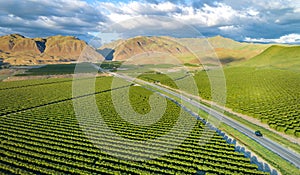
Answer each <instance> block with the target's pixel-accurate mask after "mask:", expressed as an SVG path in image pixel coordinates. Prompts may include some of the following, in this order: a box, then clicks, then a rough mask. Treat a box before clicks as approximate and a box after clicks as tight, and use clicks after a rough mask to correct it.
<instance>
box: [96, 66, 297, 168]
mask: <svg viewBox="0 0 300 175" xmlns="http://www.w3.org/2000/svg"><path fill="white" fill-rule="evenodd" d="M98 68H99V67H98ZM110 74H112V75H113V76H115V77H119V78H122V79H125V80H127V81H130V82H135V83H138V84H141V85H148V86H150V87H152V88H153V90H154V91H155V89H156V90H157V89H158V90H160V91H163V92H164V93H167V94H171V95H173V96H175V97H178V98H180V99H181V100H183V101H185V102H187V103H189V104H191V105H193V106H195V107H197V108H199V109H200V110H203V111H205V112H207V113H209V114H210V115H211V116H212V117H215V118H216V119H218V120H220V121H221V122H223V123H225V124H227V125H229V126H230V127H232V128H234V129H236V130H237V131H239V132H241V133H243V134H244V135H246V136H247V137H249V138H251V139H252V140H254V141H256V142H257V143H259V144H261V145H262V146H263V147H265V148H267V149H269V150H270V151H272V152H274V153H275V154H277V155H279V156H280V157H282V158H283V159H285V160H287V161H288V162H290V163H292V164H293V165H295V166H296V167H297V168H299V169H300V155H299V154H297V153H295V152H294V151H292V150H289V149H288V148H286V147H284V146H282V145H280V144H278V143H276V142H274V141H272V140H270V139H268V138H266V137H258V136H256V135H255V134H254V132H255V131H254V130H251V129H249V128H248V127H247V126H245V125H243V124H241V123H239V122H237V121H235V120H233V119H231V118H229V117H227V116H226V115H224V114H222V113H220V112H218V111H216V110H214V109H212V108H209V107H207V106H205V105H203V104H201V103H199V102H197V101H194V100H193V99H190V98H188V97H186V96H184V95H183V94H179V93H177V92H174V91H171V90H169V89H166V88H164V87H161V86H158V85H155V84H153V83H149V82H146V81H143V80H140V79H134V78H131V77H129V76H126V75H121V74H117V73H110ZM262 134H263V133H262Z"/></svg>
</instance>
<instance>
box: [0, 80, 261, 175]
mask: <svg viewBox="0 0 300 175" xmlns="http://www.w3.org/2000/svg"><path fill="white" fill-rule="evenodd" d="M78 81H82V83H83V84H84V83H86V82H85V81H89V80H85V79H83V80H78ZM111 82H112V78H111V77H99V78H97V79H96V83H95V85H96V88H95V90H94V89H91V91H94V93H91V94H85V95H84V96H79V97H72V92H71V89H72V80H71V79H49V80H27V81H22V82H1V83H0V87H1V90H0V95H1V104H0V105H1V108H0V111H1V114H0V115H1V116H0V172H1V173H4V174H195V173H196V172H199V173H204V172H206V174H266V173H264V172H260V171H258V170H257V169H258V167H257V166H256V165H254V164H251V163H250V159H248V158H245V157H244V155H242V154H240V153H237V152H235V150H234V145H230V144H228V143H226V141H225V140H224V139H222V136H219V135H218V134H217V133H215V132H213V133H212V135H211V134H209V133H211V131H207V130H205V131H204V124H203V123H201V122H200V121H197V120H196V119H194V118H193V117H192V116H191V115H189V113H187V112H185V111H181V109H180V108H179V107H178V106H177V105H176V104H175V103H173V102H171V101H169V100H167V103H166V105H167V110H166V112H165V113H164V115H163V116H162V117H161V118H160V119H159V120H158V121H157V122H156V123H154V124H152V125H150V126H142V125H135V124H132V123H129V122H127V121H125V120H124V119H123V118H122V117H120V115H119V114H118V113H117V111H116V110H115V108H114V105H113V102H112V100H111V99H112V98H111V96H112V94H111V92H114V91H116V92H117V91H121V90H122V88H123V87H120V88H119V89H117V88H114V89H111ZM124 85H125V86H124V88H125V87H126V86H130V84H128V83H124ZM129 92H130V95H129V96H130V101H131V104H132V106H133V108H134V110H135V111H137V112H138V113H140V114H146V113H148V112H149V111H150V110H151V108H150V105H149V103H148V101H149V98H150V95H151V94H152V92H150V91H148V90H145V89H142V88H141V87H136V86H131V87H130V91H129ZM93 95H95V97H96V104H97V106H98V110H99V112H100V113H101V115H102V119H103V120H104V121H105V125H106V126H108V128H103V127H97V128H93V127H92V128H89V126H92V125H94V124H97V120H95V119H97V118H93V117H89V116H86V119H85V120H84V122H82V119H80V120H78V118H76V115H75V113H74V109H73V102H74V100H75V101H78V100H82V101H83V102H84V101H85V100H87V99H88V98H90V97H91V96H93ZM161 98H162V97H161ZM123 100H124V99H122V98H120V102H121V103H122V101H123ZM83 104H84V103H83ZM83 108H84V109H86V111H88V110H90V106H89V105H84V106H83ZM124 110H126V109H124ZM180 114H182V115H183V116H184V118H183V120H182V122H181V123H179V126H181V127H178V129H175V130H174V131H173V132H174V133H175V134H174V135H169V136H168V137H166V138H164V139H161V140H160V141H159V142H157V146H155V147H152V148H147V149H146V148H145V146H144V144H141V143H142V142H140V141H148V140H153V139H155V138H160V137H161V136H166V134H167V133H168V132H170V131H171V130H172V128H174V126H176V125H177V124H178V123H177V121H178V118H179V115H180ZM191 124H192V125H193V127H192V128H191V129H189V130H187V129H182V128H185V126H187V125H191ZM99 126H101V125H100V124H99ZM87 128H88V130H89V134H87V133H86V132H84V131H85V130H86V129H87ZM111 131H113V133H115V134H118V135H119V136H120V137H112V134H111V133H112V132H111ZM206 134H207V136H211V138H210V137H209V138H210V139H209V138H207V139H206V137H203V136H205V135H206ZM91 135H93V136H95V137H93V138H94V140H91V139H90V138H91ZM183 135H186V136H187V137H186V138H185V139H184V140H183V141H182V142H180V144H179V145H178V146H176V147H175V149H173V148H174V145H176V144H177V143H178V141H180V139H179V138H180V137H181V136H183ZM99 136H100V137H99ZM112 138H113V139H112ZM124 139H127V140H131V141H132V142H123V140H124ZM199 143H202V144H199ZM99 148H101V149H99ZM166 150H171V151H169V153H167V154H165V155H163V156H156V155H155V153H159V152H161V151H166ZM152 156H154V157H156V158H153V159H151V157H152ZM132 157H135V158H136V159H139V158H140V159H145V160H142V161H134V160H131V159H130V158H132Z"/></svg>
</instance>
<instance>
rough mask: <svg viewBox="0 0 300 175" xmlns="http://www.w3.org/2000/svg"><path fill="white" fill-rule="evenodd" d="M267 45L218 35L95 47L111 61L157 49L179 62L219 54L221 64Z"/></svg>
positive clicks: (142, 39) (135, 40)
mask: <svg viewBox="0 0 300 175" xmlns="http://www.w3.org/2000/svg"><path fill="white" fill-rule="evenodd" d="M269 46H270V45H267V44H253V43H240V42H237V41H234V40H231V39H228V38H224V37H221V36H216V37H212V38H207V39H206V38H172V37H145V36H139V37H135V38H129V39H127V40H117V41H115V42H112V43H109V44H106V45H103V46H102V47H100V48H99V49H98V51H99V52H100V53H102V54H103V56H105V57H106V58H107V59H110V60H114V61H123V60H126V59H127V58H132V57H134V56H135V55H143V54H144V55H145V56H147V55H148V57H149V54H150V53H153V52H160V53H166V54H161V55H162V57H163V58H165V57H166V56H167V55H171V56H172V57H176V58H177V59H178V60H179V62H184V63H193V64H200V62H199V59H200V60H201V61H205V62H207V61H209V59H211V58H212V57H213V58H219V59H220V62H221V63H222V64H229V63H234V62H238V61H242V60H248V59H250V58H252V57H254V56H256V55H258V54H260V53H261V52H263V51H264V50H265V49H266V48H268V47H269ZM195 54H196V55H197V56H195ZM197 57H198V58H199V59H198V58H197ZM158 58H159V57H158ZM161 59H162V58H161Z"/></svg>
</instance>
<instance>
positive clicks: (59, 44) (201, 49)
mask: <svg viewBox="0 0 300 175" xmlns="http://www.w3.org/2000/svg"><path fill="white" fill-rule="evenodd" d="M86 48H87V49H89V52H84V53H86V54H87V55H85V56H86V57H87V58H88V57H97V58H98V57H100V59H101V60H103V59H104V57H105V59H107V60H113V61H125V60H127V61H128V60H130V61H129V62H130V64H161V63H164V64H182V63H191V64H200V62H202V63H203V62H205V63H210V61H211V63H213V60H216V58H219V60H220V62H221V63H222V64H224V65H244V66H257V67H263V66H272V67H279V68H288V67H294V68H297V67H300V66H299V65H300V63H299V62H300V61H299V52H300V51H299V50H300V49H299V48H300V46H294V47H285V46H272V45H270V44H254V43H241V42H237V41H234V40H232V39H229V38H224V37H222V36H215V37H211V38H172V37H166V36H160V37H156V36H152V37H146V36H138V37H134V38H129V39H126V40H117V41H114V42H111V43H109V44H106V45H103V46H102V47H100V48H98V49H97V50H95V49H94V48H92V47H90V46H89V45H87V44H86V42H84V41H82V40H80V39H78V38H76V37H73V36H60V35H58V36H51V37H47V38H26V37H24V36H22V35H19V34H11V35H5V36H1V37H0V59H2V60H3V61H4V62H7V63H9V64H12V65H32V64H61V63H71V62H74V61H77V60H78V58H79V56H80V55H81V54H82V53H83V52H82V51H83V49H86ZM96 51H97V52H96ZM99 53H100V54H99Z"/></svg>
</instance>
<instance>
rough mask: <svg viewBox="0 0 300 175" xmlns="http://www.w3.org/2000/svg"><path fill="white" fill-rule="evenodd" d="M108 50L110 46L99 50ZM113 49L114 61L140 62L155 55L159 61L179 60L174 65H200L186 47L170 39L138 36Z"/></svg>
mask: <svg viewBox="0 0 300 175" xmlns="http://www.w3.org/2000/svg"><path fill="white" fill-rule="evenodd" d="M107 48H109V45H105V46H103V47H101V48H100V49H99V50H103V49H107ZM111 49H113V51H112V52H113V60H115V61H125V60H128V59H132V57H139V58H140V60H141V57H144V58H145V59H148V58H150V57H151V55H153V56H155V57H156V59H159V60H163V59H167V57H169V58H173V59H174V58H177V59H178V60H176V61H175V60H174V64H177V63H178V61H180V62H192V63H199V62H198V61H197V59H196V58H195V57H194V56H193V55H192V53H191V52H190V51H189V50H188V49H187V48H186V47H185V46H183V45H181V44H179V43H178V42H176V41H175V40H173V39H170V38H168V37H143V36H138V37H135V38H130V39H127V40H123V41H118V45H114V48H111ZM158 53H162V54H161V56H162V57H159V56H158V55H159V54H158ZM168 55H169V56H168ZM145 62H147V63H148V64H151V62H149V60H145ZM139 64H140V62H139ZM153 64H155V63H153Z"/></svg>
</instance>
